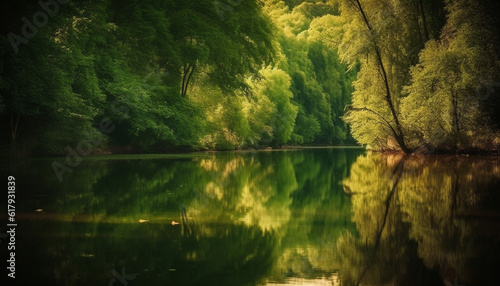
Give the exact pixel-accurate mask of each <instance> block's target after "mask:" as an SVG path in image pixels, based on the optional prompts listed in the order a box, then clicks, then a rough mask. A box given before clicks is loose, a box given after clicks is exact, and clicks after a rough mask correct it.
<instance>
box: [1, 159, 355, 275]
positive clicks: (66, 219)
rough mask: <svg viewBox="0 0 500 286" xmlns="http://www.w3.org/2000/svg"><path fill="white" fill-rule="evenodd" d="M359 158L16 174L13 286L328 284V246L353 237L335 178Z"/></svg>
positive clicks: (90, 163) (134, 164) (158, 163)
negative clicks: (347, 234) (124, 281)
mask: <svg viewBox="0 0 500 286" xmlns="http://www.w3.org/2000/svg"><path fill="white" fill-rule="evenodd" d="M360 154H362V150H344V149H325V150H300V151H276V152H227V153H226V152H223V153H207V154H203V155H196V156H186V157H179V156H176V157H174V158H164V159H141V157H135V158H134V156H131V157H119V159H117V160H113V157H111V160H102V159H98V160H87V161H84V162H83V163H82V164H81V165H80V166H78V168H76V169H75V170H74V171H73V172H72V173H68V174H67V176H65V178H64V181H63V182H62V183H58V182H57V178H56V177H55V176H54V175H53V173H52V172H53V171H52V169H51V168H50V162H47V161H40V162H35V163H34V164H33V166H32V168H29V169H24V170H20V171H18V172H17V173H16V174H15V175H16V178H17V181H18V182H19V186H18V188H19V189H23V190H25V191H24V193H23V198H22V200H20V201H19V203H18V204H17V206H18V212H17V218H18V220H19V225H22V228H19V229H18V245H20V246H22V248H21V247H20V250H19V251H18V254H17V255H18V261H19V265H22V267H21V266H20V267H19V268H18V273H17V274H18V275H17V276H18V281H19V282H22V283H24V284H26V285H28V284H32V283H36V282H39V281H44V283H45V284H51V285H105V284H106V283H108V282H110V283H112V282H116V283H115V284H114V285H118V284H119V283H118V281H119V280H118V278H120V277H118V276H120V275H122V273H126V275H128V276H127V277H129V278H130V277H133V280H131V281H129V285H160V284H161V285H262V284H266V283H271V284H274V283H292V282H293V281H295V282H297V281H309V282H310V283H313V282H314V281H315V282H314V283H316V282H318V283H319V281H332V279H334V278H335V277H337V276H338V269H339V268H340V264H339V262H338V259H336V256H335V248H334V246H335V243H336V240H337V239H338V237H339V236H340V234H341V233H342V232H343V231H345V229H350V230H351V231H352V232H354V233H355V232H356V231H355V229H354V224H353V223H352V222H351V221H350V217H351V204H350V199H349V197H348V196H346V195H345V194H344V193H343V189H342V180H343V179H344V178H345V177H346V175H347V174H348V171H349V167H350V165H351V164H352V163H353V162H354V160H355V159H356V157H357V156H359V155H360ZM36 209H43V212H35V211H34V210H36ZM3 213H6V212H3ZM172 222H174V223H172ZM177 223H178V224H177ZM33 241H36V243H32V242H33ZM2 251H3V250H2ZM3 254H4V253H2V255H3ZM3 257H4V256H3ZM113 279H114V280H113ZM335 281H338V279H337V278H335ZM112 284H113V283H112ZM314 285H316V284H314ZM317 285H321V284H317Z"/></svg>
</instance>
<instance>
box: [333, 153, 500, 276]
mask: <svg viewBox="0 0 500 286" xmlns="http://www.w3.org/2000/svg"><path fill="white" fill-rule="evenodd" d="M402 164H404V166H403V165H402ZM398 165H399V167H398ZM398 168H399V170H400V171H401V175H400V176H398V174H397V172H389V171H388V170H398ZM499 183H500V169H499V167H498V162H495V161H492V160H489V159H478V158H466V157H458V158H457V157H416V156H411V157H409V158H400V157H398V156H395V155H381V154H373V153H368V154H367V155H365V156H363V157H359V158H358V160H357V161H356V163H355V164H354V165H353V166H352V168H351V174H350V177H349V178H347V179H346V180H345V181H344V189H345V191H346V192H347V193H350V194H352V204H353V213H354V215H353V220H354V222H355V223H356V227H357V229H358V230H359V237H358V236H355V235H353V234H350V233H346V234H344V236H343V237H342V238H341V239H339V241H338V247H339V252H340V256H341V258H342V263H343V267H342V271H341V275H342V280H343V282H344V284H345V285H358V284H360V283H363V284H374V285H381V284H386V283H394V284H396V285H403V284H404V285H442V283H443V282H442V281H443V279H446V280H448V281H453V279H454V278H455V277H457V276H458V277H459V279H460V282H461V284H465V285H494V284H495V280H494V279H496V278H495V272H494V269H498V267H499V265H500V263H499V261H497V258H498V257H500V256H499V255H500V251H499V246H498V242H499V241H500V235H499V234H500V232H499V231H498V229H499V228H498V227H499V226H500V224H499V219H500V212H499V203H500V200H499V199H500V196H499V194H498V193H497V192H496V190H498V189H499V188H498V187H499V185H500V184H499ZM394 186H396V188H394ZM424 266H425V267H424ZM437 273H439V274H440V276H441V277H440V276H437V275H436V274H437Z"/></svg>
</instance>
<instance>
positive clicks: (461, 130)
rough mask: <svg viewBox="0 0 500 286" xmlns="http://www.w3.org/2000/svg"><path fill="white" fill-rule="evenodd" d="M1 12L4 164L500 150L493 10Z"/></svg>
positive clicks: (253, 1)
mask: <svg viewBox="0 0 500 286" xmlns="http://www.w3.org/2000/svg"><path fill="white" fill-rule="evenodd" d="M0 5H1V9H0V11H1V12H0V13H1V17H0V21H1V25H0V29H1V34H2V35H3V37H1V38H0V132H1V137H0V153H1V154H0V155H1V157H6V156H11V155H13V154H16V155H22V156H48V155H62V154H67V153H71V152H73V153H74V152H77V153H78V154H80V155H88V154H91V153H92V154H108V153H130V152H165V151H171V150H179V149H181V150H234V149H244V148H257V149H261V148H266V147H272V148H280V147H284V146H293V145H356V144H359V145H363V146H367V147H369V148H372V149H376V150H399V151H402V152H405V153H412V152H427V153H429V152H434V151H435V150H439V151H446V152H458V151H465V152H468V151H471V150H476V151H491V150H497V149H498V147H499V145H500V132H499V130H498V127H499V126H500V97H499V93H498V89H500V41H499V35H500V31H499V30H500V28H499V27H500V22H499V19H498V15H500V14H499V12H500V9H499V4H498V2H497V1H494V0H487V1H477V0H456V1H451V0H444V1H438V0H309V1H297V0H286V1H279V0H184V1H178V0H163V1H160V0H133V1H129V0H127V1H117V0H98V1H89V0H82V1H68V0H67V1H63V0H40V1H28V0H21V1H3V2H2V3H1V4H0Z"/></svg>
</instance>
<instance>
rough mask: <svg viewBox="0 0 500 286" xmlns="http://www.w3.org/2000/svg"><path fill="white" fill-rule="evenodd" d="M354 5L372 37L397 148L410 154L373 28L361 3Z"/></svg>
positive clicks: (357, 0) (357, 1)
mask: <svg viewBox="0 0 500 286" xmlns="http://www.w3.org/2000/svg"><path fill="white" fill-rule="evenodd" d="M356 3H357V4H358V9H359V11H360V13H361V16H362V17H363V20H364V22H365V24H366V27H367V28H368V30H369V31H370V34H371V35H372V37H373V46H374V48H375V55H376V57H377V62H378V64H379V67H380V70H381V72H382V80H383V81H384V86H385V100H386V102H387V105H388V107H389V110H390V111H391V115H392V118H393V120H394V123H395V124H396V128H395V129H394V128H391V129H392V130H393V133H394V139H396V141H397V142H398V145H399V147H400V148H401V150H403V152H405V153H411V150H410V149H409V148H408V147H407V146H406V143H405V138H404V134H403V129H402V128H401V124H400V123H399V118H398V115H397V113H396V110H395V109H394V104H393V102H392V94H391V90H390V88H389V79H388V77H387V72H386V70H385V65H384V62H383V60H382V53H381V52H380V48H379V46H378V43H377V42H376V40H375V38H374V36H375V32H374V30H373V28H372V27H371V25H370V21H369V20H368V18H367V17H366V14H365V11H364V10H363V7H362V6H361V3H360V2H359V0H356Z"/></svg>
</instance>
